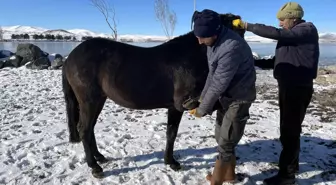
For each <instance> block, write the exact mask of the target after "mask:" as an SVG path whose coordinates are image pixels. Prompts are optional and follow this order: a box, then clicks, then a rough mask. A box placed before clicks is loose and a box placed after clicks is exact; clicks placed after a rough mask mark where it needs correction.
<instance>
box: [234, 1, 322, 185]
mask: <svg viewBox="0 0 336 185" xmlns="http://www.w3.org/2000/svg"><path fill="white" fill-rule="evenodd" d="M303 14H304V11H303V9H302V7H301V6H300V5H299V4H297V3H295V2H288V3H286V4H285V5H283V6H282V7H281V8H280V10H279V11H278V13H277V18H278V19H279V21H280V27H282V29H277V28H274V27H272V26H266V25H263V24H250V23H247V22H243V21H241V20H240V19H237V20H234V21H233V25H234V26H235V27H238V28H244V29H246V30H247V31H251V32H253V33H254V34H256V35H259V36H262V37H266V38H270V39H275V40H277V41H278V43H277V46H276V51H275V66H274V71H273V75H274V77H275V79H277V81H278V88H279V106H280V141H281V144H282V151H281V154H280V159H279V169H280V170H279V172H278V174H277V175H275V176H273V177H270V178H268V179H265V180H264V184H268V185H284V184H286V185H289V184H295V173H296V172H298V170H299V153H300V134H301V129H302V127H301V124H302V122H303V120H304V117H305V114H306V110H307V107H308V105H309V103H310V101H311V98H312V94H313V79H315V78H316V76H317V66H318V60H319V55H320V52H319V42H318V39H319V36H318V32H317V29H316V27H315V26H314V25H313V23H311V22H306V21H305V20H303V19H302V17H303Z"/></svg>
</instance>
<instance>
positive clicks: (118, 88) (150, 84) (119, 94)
mask: <svg viewBox="0 0 336 185" xmlns="http://www.w3.org/2000/svg"><path fill="white" fill-rule="evenodd" d="M103 86H104V87H103V89H104V91H105V94H106V95H107V96H108V98H110V99H111V100H112V101H114V102H115V103H116V104H119V105H121V106H123V107H127V108H132V109H154V108H163V107H167V106H169V105H172V104H173V96H174V92H173V84H170V83H169V81H168V80H164V79H159V78H157V79H156V80H155V81H152V80H150V81H146V80H141V78H138V79H132V80H127V78H124V79H123V80H120V81H116V83H108V85H103Z"/></svg>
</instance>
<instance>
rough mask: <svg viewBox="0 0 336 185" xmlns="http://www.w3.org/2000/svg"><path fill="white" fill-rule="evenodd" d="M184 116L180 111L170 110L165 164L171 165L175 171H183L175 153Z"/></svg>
mask: <svg viewBox="0 0 336 185" xmlns="http://www.w3.org/2000/svg"><path fill="white" fill-rule="evenodd" d="M182 115H183V112H181V111H178V110H177V109H175V108H169V109H168V124H167V132H166V137H167V142H166V151H165V154H164V162H165V164H169V166H170V167H171V168H172V169H173V170H179V169H181V165H180V163H179V162H177V161H176V160H175V159H174V156H173V153H174V143H175V139H176V136H177V132H178V128H179V125H180V121H181V118H182Z"/></svg>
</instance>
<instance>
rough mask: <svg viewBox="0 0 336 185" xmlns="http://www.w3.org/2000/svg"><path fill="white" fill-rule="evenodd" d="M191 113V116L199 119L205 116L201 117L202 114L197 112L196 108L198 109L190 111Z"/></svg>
mask: <svg viewBox="0 0 336 185" xmlns="http://www.w3.org/2000/svg"><path fill="white" fill-rule="evenodd" d="M189 113H190V114H191V115H193V116H195V117H197V118H201V117H203V116H204V115H201V114H199V113H198V112H197V108H196V109H193V110H191V111H189Z"/></svg>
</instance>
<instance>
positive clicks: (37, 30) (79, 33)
mask: <svg viewBox="0 0 336 185" xmlns="http://www.w3.org/2000/svg"><path fill="white" fill-rule="evenodd" d="M2 29H3V31H4V33H3V38H4V39H10V38H11V35H12V34H25V33H28V34H29V35H33V34H47V33H49V34H54V35H57V34H59V35H62V36H75V37H76V38H77V39H81V38H82V37H84V36H92V37H105V38H109V37H111V34H109V33H97V32H93V31H90V30H85V29H70V30H65V29H57V30H50V29H47V28H41V27H33V26H20V25H16V26H4V27H2ZM60 30H61V31H60ZM62 30H63V31H62ZM319 37H320V42H336V33H332V32H330V33H319ZM118 38H119V39H123V40H125V41H133V42H152V41H160V42H164V41H166V40H167V37H165V36H156V35H130V34H126V35H119V36H118ZM245 39H246V41H248V42H261V43H270V42H275V41H274V40H272V39H267V38H263V37H260V36H257V35H254V34H252V35H248V36H247V35H246V36H245Z"/></svg>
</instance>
